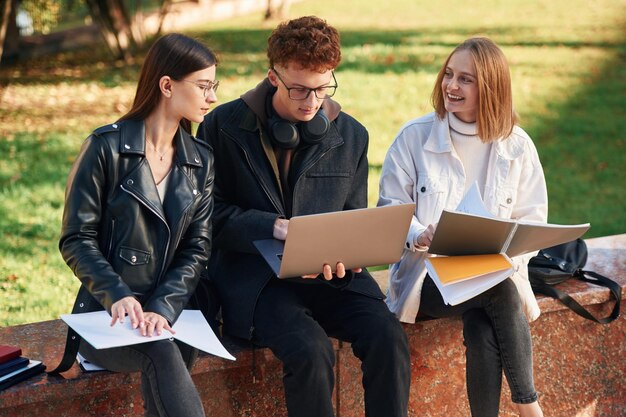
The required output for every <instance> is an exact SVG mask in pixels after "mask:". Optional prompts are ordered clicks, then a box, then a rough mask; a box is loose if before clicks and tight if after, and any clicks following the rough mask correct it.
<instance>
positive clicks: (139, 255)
mask: <svg viewBox="0 0 626 417" xmlns="http://www.w3.org/2000/svg"><path fill="white" fill-rule="evenodd" d="M120 258H122V259H123V260H124V261H126V262H127V263H128V264H130V265H146V264H147V263H148V262H149V261H150V252H146V251H143V250H139V249H133V248H129V247H126V246H122V247H120Z"/></svg>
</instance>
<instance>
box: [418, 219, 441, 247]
mask: <svg viewBox="0 0 626 417" xmlns="http://www.w3.org/2000/svg"><path fill="white" fill-rule="evenodd" d="M435 229H437V223H434V224H429V225H428V227H427V228H426V230H424V231H423V232H422V233H421V234H420V235H419V236H418V237H417V242H416V243H417V245H418V246H421V247H424V248H427V247H429V246H430V243H431V242H432V240H433V235H434V234H435Z"/></svg>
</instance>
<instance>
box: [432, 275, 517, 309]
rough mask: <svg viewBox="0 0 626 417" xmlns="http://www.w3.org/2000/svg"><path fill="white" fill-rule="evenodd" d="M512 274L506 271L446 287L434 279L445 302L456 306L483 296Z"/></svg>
mask: <svg viewBox="0 0 626 417" xmlns="http://www.w3.org/2000/svg"><path fill="white" fill-rule="evenodd" d="M512 273H513V269H506V270H503V271H496V272H492V273H490V274H485V275H483V276H480V277H477V278H473V279H470V280H465V281H460V282H455V283H453V284H448V285H446V286H444V285H442V284H441V282H440V281H439V280H438V279H433V282H434V283H435V285H436V286H437V288H438V289H439V292H440V293H441V297H442V298H443V301H444V302H445V303H446V304H448V305H451V306H455V305H457V304H461V303H463V302H465V301H467V300H469V299H471V298H474V297H476V296H477V295H478V294H482V293H483V292H485V291H487V290H488V289H490V288H491V287H495V286H496V285H498V284H499V283H500V282H502V281H504V280H505V279H507V278H508V277H510V276H511V274H512Z"/></svg>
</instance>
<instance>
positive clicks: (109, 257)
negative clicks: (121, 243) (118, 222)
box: [106, 217, 115, 259]
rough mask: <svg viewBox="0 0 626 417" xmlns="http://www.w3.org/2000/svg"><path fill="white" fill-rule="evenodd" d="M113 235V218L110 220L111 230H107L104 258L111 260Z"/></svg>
mask: <svg viewBox="0 0 626 417" xmlns="http://www.w3.org/2000/svg"><path fill="white" fill-rule="evenodd" d="M114 233H115V217H113V218H112V219H111V228H110V230H109V244H108V245H107V253H106V258H107V259H111V249H113V234H114Z"/></svg>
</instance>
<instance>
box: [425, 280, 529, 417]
mask: <svg viewBox="0 0 626 417" xmlns="http://www.w3.org/2000/svg"><path fill="white" fill-rule="evenodd" d="M420 312H422V313H425V314H427V315H429V316H431V317H450V316H461V317H462V319H463V337H464V343H465V347H466V351H465V355H466V368H465V369H466V379H467V394H468V398H469V403H470V409H471V411H472V416H475V417H497V416H498V412H499V407H500V392H501V388H502V371H503V370H504V374H505V375H506V378H507V381H508V383H509V388H510V389H511V397H512V401H513V402H514V403H519V404H528V403H532V402H535V401H537V393H536V391H535V386H534V383H533V356H532V343H531V338H530V328H529V327H528V322H527V320H526V317H525V316H524V313H523V311H522V303H521V300H520V298H519V294H518V292H517V289H516V287H515V284H514V283H513V281H511V280H510V279H507V280H505V281H503V282H501V283H500V284H498V285H496V286H495V287H493V288H491V289H490V290H488V291H486V292H484V293H482V294H480V295H478V296H476V297H474V298H472V299H471V300H468V301H466V302H464V303H461V304H458V305H456V306H450V305H446V304H445V303H444V301H443V299H442V298H441V293H440V292H439V290H438V289H437V287H436V286H435V283H434V282H433V281H432V279H431V278H430V276H426V280H425V281H424V286H423V287H422V296H421V300H420Z"/></svg>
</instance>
